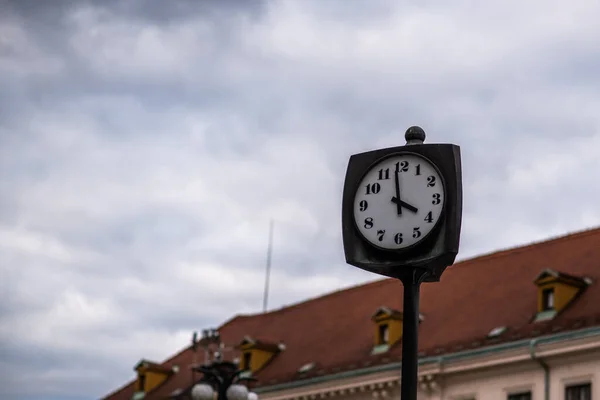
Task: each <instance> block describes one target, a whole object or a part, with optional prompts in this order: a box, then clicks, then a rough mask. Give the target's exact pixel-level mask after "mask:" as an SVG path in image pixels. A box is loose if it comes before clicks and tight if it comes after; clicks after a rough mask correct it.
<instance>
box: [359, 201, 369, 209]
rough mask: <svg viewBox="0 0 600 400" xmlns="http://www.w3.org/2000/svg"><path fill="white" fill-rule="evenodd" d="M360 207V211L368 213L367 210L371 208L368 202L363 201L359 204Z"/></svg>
mask: <svg viewBox="0 0 600 400" xmlns="http://www.w3.org/2000/svg"><path fill="white" fill-rule="evenodd" d="M358 206H359V207H360V208H359V209H360V211H366V210H367V208H369V203H367V201H366V200H361V201H360V203H358Z"/></svg>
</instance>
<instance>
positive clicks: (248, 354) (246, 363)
mask: <svg viewBox="0 0 600 400" xmlns="http://www.w3.org/2000/svg"><path fill="white" fill-rule="evenodd" d="M251 362H252V353H251V352H249V351H247V352H245V353H244V369H250V363H251Z"/></svg>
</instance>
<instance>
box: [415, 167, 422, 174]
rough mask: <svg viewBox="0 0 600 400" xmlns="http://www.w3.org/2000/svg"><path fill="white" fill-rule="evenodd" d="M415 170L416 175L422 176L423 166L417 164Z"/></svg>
mask: <svg viewBox="0 0 600 400" xmlns="http://www.w3.org/2000/svg"><path fill="white" fill-rule="evenodd" d="M415 170H416V171H415V175H421V164H417V166H416V167H415Z"/></svg>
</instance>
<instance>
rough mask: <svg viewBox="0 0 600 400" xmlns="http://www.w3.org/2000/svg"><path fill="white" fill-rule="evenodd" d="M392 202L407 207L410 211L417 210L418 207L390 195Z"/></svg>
mask: <svg viewBox="0 0 600 400" xmlns="http://www.w3.org/2000/svg"><path fill="white" fill-rule="evenodd" d="M392 203H396V204H397V205H398V207H404V208H408V209H409V210H410V211H412V212H414V213H416V212H418V211H419V209H418V208H417V207H415V206H411V205H410V204H408V203H407V202H405V201H402V200H398V198H397V197H392Z"/></svg>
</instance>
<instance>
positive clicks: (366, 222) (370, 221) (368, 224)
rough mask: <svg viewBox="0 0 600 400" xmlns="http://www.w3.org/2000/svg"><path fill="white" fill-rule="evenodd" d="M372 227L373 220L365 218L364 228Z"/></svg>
mask: <svg viewBox="0 0 600 400" xmlns="http://www.w3.org/2000/svg"><path fill="white" fill-rule="evenodd" d="M372 227H373V218H371V217H367V218H365V228H366V229H371V228H372Z"/></svg>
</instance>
